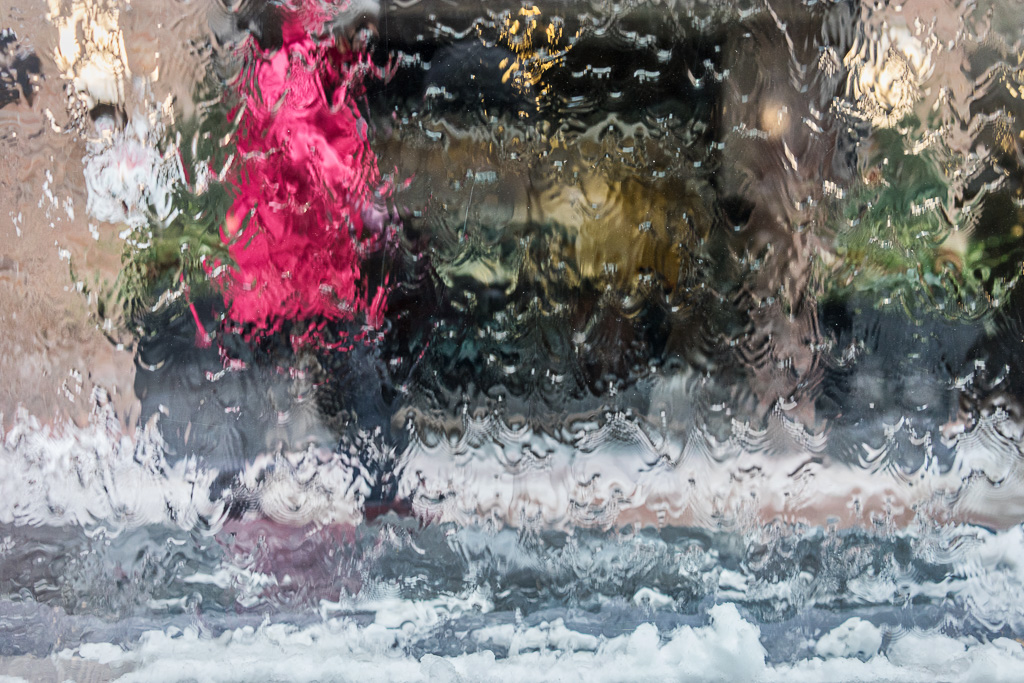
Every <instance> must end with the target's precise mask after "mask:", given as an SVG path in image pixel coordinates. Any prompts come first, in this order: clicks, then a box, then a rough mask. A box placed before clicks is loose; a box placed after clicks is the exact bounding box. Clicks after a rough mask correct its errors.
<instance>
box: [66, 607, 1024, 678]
mask: <svg viewBox="0 0 1024 683" xmlns="http://www.w3.org/2000/svg"><path fill="white" fill-rule="evenodd" d="M433 623H436V622H434V621H433V620H429V619H428V620H426V621H422V622H421V623H419V625H414V624H411V623H409V622H407V623H404V624H403V625H401V626H395V627H386V626H383V625H382V624H380V623H373V624H370V625H368V626H358V625H357V624H356V623H355V622H352V621H349V620H346V619H327V620H325V621H324V622H323V623H322V624H317V625H314V626H310V627H306V628H301V629H300V628H296V627H293V626H286V625H264V626H262V627H260V628H258V629H253V628H252V627H246V628H241V629H237V630H234V631H228V632H225V633H224V634H222V635H221V636H219V637H217V638H209V637H203V636H201V635H200V634H199V632H198V631H197V630H195V629H190V630H186V631H184V632H182V631H180V630H177V629H168V630H167V631H152V632H148V633H146V634H144V635H143V636H142V638H141V639H140V641H139V642H138V644H137V645H135V646H134V647H132V648H130V649H128V650H125V651H122V650H121V648H118V647H116V646H109V647H101V648H97V647H94V646H82V647H81V648H79V649H78V651H77V652H67V653H65V655H66V656H72V655H75V654H77V655H78V656H79V657H82V658H83V659H91V660H94V661H102V662H103V663H106V664H116V665H118V666H120V667H127V668H129V669H130V671H129V673H127V674H125V675H124V676H123V677H121V678H120V679H118V680H121V681H178V680H183V679H189V678H196V679H199V680H204V681H237V680H257V679H259V680H281V681H313V680H324V679H335V678H337V677H338V676H345V677H348V678H351V679H353V680H361V681H363V680H365V681H394V682H402V681H410V682H412V681H436V680H449V681H478V680H486V681H521V680H531V681H585V682H586V683H604V682H611V681H625V680H686V681H695V682H707V683H711V682H718V681H721V682H728V683H733V682H737V683H742V682H744V681H747V682H751V683H754V682H763V683H771V682H774V681H778V682H779V683H805V682H806V683H810V682H812V681H814V682H817V681H823V680H828V681H834V682H835V683H843V682H846V681H850V682H852V681H881V680H884V681H894V682H897V681H899V682H907V683H914V682H918V681H920V682H922V683H923V682H925V681H927V682H928V683H932V682H933V681H977V682H979V683H981V682H982V681H985V682H989V681H991V682H998V681H1016V680H1019V677H1020V671H1021V670H1022V667H1024V648H1022V647H1021V645H1020V644H1018V643H1016V642H1014V641H1011V640H1008V639H1005V638H1001V639H998V640H995V641H993V642H991V643H978V642H976V641H973V640H969V639H968V640H965V641H960V640H954V639H950V638H946V637H945V636H942V635H939V634H906V635H904V637H902V638H900V639H897V640H896V641H894V642H893V644H892V645H890V647H889V648H888V651H887V652H885V653H879V654H875V651H876V650H877V647H876V645H877V643H878V642H879V638H878V630H877V628H875V627H873V626H871V625H870V624H867V622H860V621H856V620H851V621H850V622H847V623H846V624H844V625H843V626H841V627H839V628H837V629H835V630H833V631H832V632H830V633H829V634H827V636H826V638H823V639H822V640H821V641H819V646H818V647H817V648H816V650H818V651H819V656H818V657H815V656H811V657H809V658H807V659H804V660H801V661H798V662H796V663H795V664H786V665H777V666H772V665H770V664H768V663H767V662H766V651H765V648H764V646H763V645H762V643H761V640H760V630H759V629H758V627H757V626H755V625H754V624H751V623H750V622H748V621H746V620H745V619H743V618H742V617H741V616H740V613H739V611H738V610H737V609H736V607H735V606H733V605H731V604H721V605H716V606H714V607H712V608H711V609H710V610H709V611H708V624H707V625H706V626H699V627H689V626H683V627H680V628H677V629H674V630H672V631H659V630H658V628H657V627H656V626H655V625H654V624H650V623H646V624H641V625H640V626H638V627H637V628H636V629H635V630H634V631H632V632H631V633H627V634H624V635H622V636H618V637H613V638H607V637H603V636H594V635H591V634H586V633H579V632H576V631H573V630H571V629H569V628H567V627H566V626H565V624H564V623H563V622H562V621H561V620H556V621H555V622H552V623H551V624H541V625H539V626H536V627H530V628H522V627H517V626H514V625H512V624H506V625H500V626H493V627H486V628H481V629H478V630H477V631H475V632H473V639H474V640H475V641H476V642H478V643H480V644H481V645H482V646H487V645H488V644H489V645H490V646H492V647H499V646H500V647H501V648H503V649H507V651H508V656H507V657H506V656H496V655H495V653H494V652H493V651H491V650H488V649H484V650H481V651H479V652H475V653H472V654H464V655H457V656H438V655H434V654H427V655H424V656H422V657H421V658H419V659H416V658H414V657H412V656H409V655H406V654H403V653H402V647H403V645H404V644H407V643H408V642H410V640H411V639H413V638H414V637H415V636H417V635H423V634H424V633H426V630H427V629H429V628H431V626H430V624H433ZM822 654H824V658H822V657H821V656H820V655H822ZM864 655H868V656H870V659H868V660H867V661H862V660H861V659H860V658H858V657H860V656H864Z"/></svg>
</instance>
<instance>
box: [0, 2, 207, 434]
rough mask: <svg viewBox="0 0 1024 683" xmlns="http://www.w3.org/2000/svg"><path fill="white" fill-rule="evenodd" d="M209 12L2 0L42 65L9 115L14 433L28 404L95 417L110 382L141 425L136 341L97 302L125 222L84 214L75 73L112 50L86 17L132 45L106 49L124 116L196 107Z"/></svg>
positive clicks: (1, 24)
mask: <svg viewBox="0 0 1024 683" xmlns="http://www.w3.org/2000/svg"><path fill="white" fill-rule="evenodd" d="M208 7H209V2H208V0H166V1H161V2H151V1H147V2H139V1H136V2H134V3H128V2H103V1H102V0H84V1H83V0H75V1H70V0H69V1H62V0H49V1H48V0H23V1H19V2H17V3H14V2H9V1H8V0H2V1H0V29H4V28H7V29H11V30H13V31H14V32H15V33H16V34H17V37H18V42H17V45H16V47H15V48H14V50H15V51H34V52H35V53H36V54H37V55H38V56H39V58H40V60H41V61H42V73H41V77H40V78H39V79H37V83H36V88H37V91H36V92H35V94H34V96H33V99H32V102H31V103H29V102H28V101H26V99H25V98H22V99H21V100H20V101H18V102H16V103H12V104H9V105H7V106H6V107H4V108H2V109H0V414H2V416H3V426H4V428H5V429H6V428H9V427H10V425H11V422H12V420H13V419H14V416H15V413H16V411H17V409H18V408H19V407H23V408H24V409H25V410H27V411H28V412H29V413H30V414H31V415H34V416H36V417H37V418H39V419H40V420H41V421H43V422H53V421H62V420H64V419H66V418H71V419H73V420H74V421H75V422H77V423H79V424H80V423H82V422H83V421H84V420H86V419H87V417H88V414H89V410H90V404H91V399H90V397H91V395H92V391H93V389H94V387H100V388H102V389H105V390H106V391H107V392H108V394H109V395H110V397H111V399H112V400H113V402H114V404H115V405H116V407H117V412H118V415H119V416H120V417H121V421H122V422H123V423H125V425H126V426H128V427H129V428H130V427H132V426H133V424H132V423H133V422H134V414H135V413H136V412H137V411H135V409H134V405H135V401H134V397H133V396H132V391H131V387H132V382H133V376H134V364H133V349H132V347H131V336H130V335H128V334H125V331H124V330H123V329H122V330H120V331H119V330H118V327H119V325H118V324H117V323H116V322H115V320H110V321H105V320H104V319H103V318H101V317H100V315H99V313H98V310H99V307H98V296H103V295H104V293H105V292H109V290H110V288H111V286H112V285H113V283H114V281H115V279H116V277H117V273H118V269H119V266H120V262H121V250H122V245H123V242H122V240H121V239H120V238H119V237H118V233H119V232H120V231H121V230H122V227H121V226H117V225H112V224H103V223H97V222H96V221H93V220H91V219H90V218H89V217H88V216H87V214H86V189H85V179H84V175H83V157H84V156H85V154H86V146H87V142H86V139H85V138H86V136H87V135H93V134H94V130H93V126H92V122H91V120H90V119H89V118H88V116H83V108H82V106H81V102H80V99H81V98H80V97H78V96H75V95H71V96H70V97H69V93H70V91H69V90H68V85H69V83H70V82H71V81H70V77H69V72H72V71H74V70H75V69H76V68H78V69H81V65H82V64H83V63H86V62H87V60H88V59H89V56H90V53H95V52H98V53H100V54H101V56H103V53H104V50H105V46H104V45H91V44H90V43H89V39H88V38H89V35H90V33H91V31H90V26H89V24H90V23H98V24H102V25H103V26H104V27H105V28H106V29H109V30H107V35H108V37H109V36H110V35H113V36H115V37H118V42H121V43H122V44H123V48H124V49H123V51H122V52H121V54H120V55H118V54H113V55H111V54H107V55H105V56H106V57H109V58H111V59H113V60H114V61H115V63H116V64H117V65H118V68H119V69H122V71H123V76H122V81H123V82H122V86H123V88H122V89H123V98H122V99H123V100H124V101H123V107H124V110H125V112H126V113H127V115H128V116H129V117H131V116H133V115H140V113H143V112H146V111H148V110H150V109H152V107H153V106H154V102H161V103H163V102H167V101H168V100H167V98H171V99H170V102H171V103H172V104H171V106H172V108H173V111H174V115H176V116H181V115H188V113H190V110H191V108H192V103H191V99H190V98H191V92H190V88H191V87H192V84H194V83H195V82H196V81H197V80H198V79H199V78H200V77H201V73H202V70H203V69H204V68H205V63H206V61H207V60H208V56H207V53H208V49H204V44H205V41H206V36H207V35H208V29H207V28H206V27H207V16H208ZM54 10H56V12H54ZM69 18H70V21H71V22H72V23H74V24H76V25H75V27H74V34H75V35H76V36H77V38H78V43H79V44H78V48H79V50H80V52H79V54H78V58H77V60H71V61H72V62H73V63H72V64H71V65H70V67H69V66H68V64H67V63H65V64H63V66H65V67H68V68H66V69H62V68H61V66H60V65H59V64H58V60H59V59H60V57H59V55H58V54H57V49H58V42H59V40H60V38H59V32H58V28H57V27H58V25H59V24H60V23H61V21H64V22H68V21H69ZM111 27H113V28H111ZM118 32H119V34H120V35H118ZM122 39H123V42H122ZM65 47H66V46H65ZM106 51H107V52H108V53H109V52H110V50H106ZM7 57H10V55H8V56H7ZM66 61H67V60H65V62H66ZM125 61H126V62H127V63H126V64H122V63H123V62H125ZM107 315H108V316H110V317H111V318H115V317H116V316H115V315H114V314H112V313H110V312H108V313H107ZM105 327H106V328H107V329H106V330H105V329H104V328H105Z"/></svg>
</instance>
